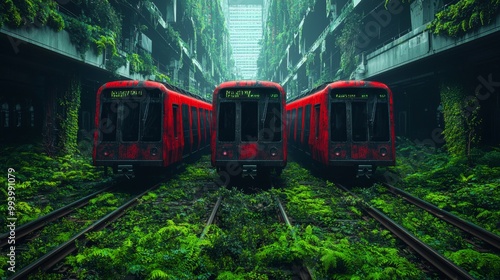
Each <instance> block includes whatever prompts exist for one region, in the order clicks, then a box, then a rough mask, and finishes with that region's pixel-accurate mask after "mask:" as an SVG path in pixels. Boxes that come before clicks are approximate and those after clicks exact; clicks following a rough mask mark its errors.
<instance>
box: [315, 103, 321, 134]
mask: <svg viewBox="0 0 500 280" xmlns="http://www.w3.org/2000/svg"><path fill="white" fill-rule="evenodd" d="M319 106H320V104H317V105H314V130H315V134H316V135H315V138H316V139H318V138H319Z"/></svg>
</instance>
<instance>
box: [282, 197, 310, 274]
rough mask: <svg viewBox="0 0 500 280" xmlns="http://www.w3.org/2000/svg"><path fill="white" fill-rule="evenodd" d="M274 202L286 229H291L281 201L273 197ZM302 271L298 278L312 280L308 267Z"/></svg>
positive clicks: (304, 267)
mask: <svg viewBox="0 0 500 280" xmlns="http://www.w3.org/2000/svg"><path fill="white" fill-rule="evenodd" d="M275 200H276V203H277V204H278V208H279V210H280V214H281V217H282V218H283V220H284V221H285V224H286V225H287V226H288V227H291V226H292V223H290V219H288V215H287V214H286V212H285V208H284V207H283V204H281V201H280V199H279V198H278V197H275ZM303 270H304V271H305V272H304V271H299V276H300V278H301V279H302V280H311V279H313V277H312V275H313V274H312V273H311V270H310V269H309V267H307V266H305V265H304V266H303Z"/></svg>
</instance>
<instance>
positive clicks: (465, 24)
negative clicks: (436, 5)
mask: <svg viewBox="0 0 500 280" xmlns="http://www.w3.org/2000/svg"><path fill="white" fill-rule="evenodd" d="M499 8H500V1H497V0H486V1H485V0H459V1H456V2H455V3H453V4H450V5H448V6H447V7H445V9H443V10H442V11H440V12H438V13H436V18H435V19H434V20H433V21H432V22H431V23H430V24H429V26H428V27H427V28H428V29H429V30H431V31H432V32H433V33H434V34H440V35H447V36H451V37H459V36H462V35H464V34H466V33H468V32H470V31H472V30H475V29H477V28H479V27H481V26H484V25H488V24H490V23H491V21H492V20H494V18H495V17H496V16H497V15H498V12H499V10H500V9H499Z"/></svg>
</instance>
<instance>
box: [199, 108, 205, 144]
mask: <svg viewBox="0 0 500 280" xmlns="http://www.w3.org/2000/svg"><path fill="white" fill-rule="evenodd" d="M200 131H201V137H202V138H204V137H205V112H204V111H203V109H201V108H200Z"/></svg>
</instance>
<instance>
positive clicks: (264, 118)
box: [260, 95, 269, 125]
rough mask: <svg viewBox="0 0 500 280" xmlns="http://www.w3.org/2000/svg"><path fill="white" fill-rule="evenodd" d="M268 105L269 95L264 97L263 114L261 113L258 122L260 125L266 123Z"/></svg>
mask: <svg viewBox="0 0 500 280" xmlns="http://www.w3.org/2000/svg"><path fill="white" fill-rule="evenodd" d="M268 104H269V95H266V103H265V104H264V112H262V119H261V120H260V121H261V122H262V125H264V122H265V121H266V114H267V105H268Z"/></svg>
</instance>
